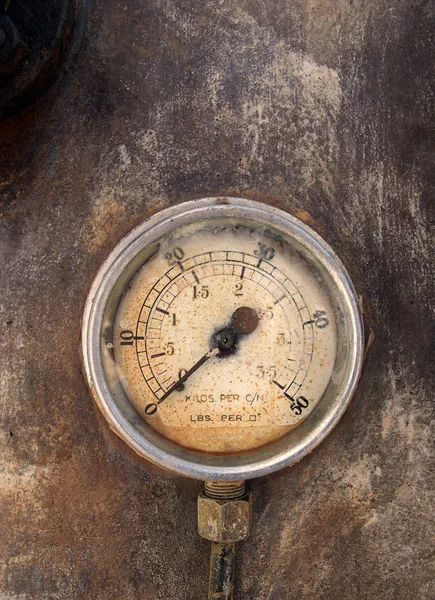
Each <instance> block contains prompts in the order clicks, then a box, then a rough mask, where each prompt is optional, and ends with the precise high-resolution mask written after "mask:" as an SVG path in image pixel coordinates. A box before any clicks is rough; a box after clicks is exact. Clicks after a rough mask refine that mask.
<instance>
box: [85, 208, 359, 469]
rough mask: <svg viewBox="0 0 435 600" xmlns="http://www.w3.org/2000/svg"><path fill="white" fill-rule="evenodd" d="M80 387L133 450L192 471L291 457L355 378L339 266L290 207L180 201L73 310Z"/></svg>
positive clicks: (139, 235) (119, 256) (349, 312)
mask: <svg viewBox="0 0 435 600" xmlns="http://www.w3.org/2000/svg"><path fill="white" fill-rule="evenodd" d="M82 336H83V356H84V366H85V372H86V376H87V378H88V383H89V386H90V389H91V391H92V393H93V395H94V397H95V400H96V401H97V403H98V405H99V407H100V409H101V411H102V412H103V414H104V416H105V417H106V419H107V420H108V422H109V424H110V426H111V428H112V429H113V430H114V431H115V432H116V433H117V434H118V435H119V436H120V437H121V438H123V439H124V440H125V441H126V442H127V443H128V444H129V445H130V446H131V447H133V448H134V449H135V450H136V451H137V452H138V453H139V454H140V455H142V456H144V457H146V458H148V459H149V460H151V461H153V462H155V463H157V464H159V465H160V466H163V467H166V468H168V469H171V470H173V471H175V472H177V473H180V474H184V475H188V476H191V477H196V478H202V479H210V480H211V479H241V478H251V477H256V476H258V475H261V474H265V473H270V472H272V471H274V470H277V469H279V468H282V467H283V466H286V465H289V464H291V463H293V462H296V461H297V460H300V458H302V457H303V456H304V455H305V454H306V453H307V452H309V451H310V450H311V449H312V448H314V447H315V446H316V445H317V444H318V443H319V442H320V441H321V440H322V439H323V438H324V437H325V436H326V435H327V433H328V432H329V431H330V430H331V429H332V428H333V427H334V425H335V424H336V423H337V421H338V420H339V418H340V416H341V414H342V413H343V411H344V410H345V408H346V406H347V404H348V402H349V400H350V398H351V395H352V393H353V391H354V389H355V386H356V383H357V380H358V377H359V373H360V368H361V362H362V347H363V341H362V340H363V333H362V324H361V317H360V313H359V309H358V302H357V299H356V296H355V292H354V290H353V287H352V284H351V282H350V280H349V278H348V275H347V274H346V272H345V270H344V268H343V266H342V265H341V263H340V262H339V260H338V259H337V257H336V256H335V255H334V253H333V251H332V250H331V249H330V248H329V246H327V245H326V244H325V242H324V241H323V240H322V239H321V238H320V237H319V236H318V235H317V234H316V233H314V232H313V231H312V230H311V229H309V228H308V227H307V226H306V225H304V224H303V223H301V222H300V221H298V220H297V219H295V218H294V217H291V216H290V215H288V214H286V213H284V212H282V211H280V210H278V209H275V208H272V207H269V206H266V205H263V204H259V203H256V202H252V201H249V200H244V199H238V198H236V199H234V198H225V199H222V198H209V199H202V200H198V201H194V202H187V203H185V204H181V205H178V206H175V207H172V208H170V209H167V210H165V211H162V212H161V213H158V214H157V215H155V216H154V217H152V218H151V219H150V220H149V221H147V222H145V223H143V224H142V225H140V226H139V227H138V228H137V229H135V230H133V231H132V232H131V233H130V234H128V235H127V236H126V237H125V238H124V239H123V240H121V242H120V243H119V244H118V246H117V247H116V248H115V249H114V251H113V252H112V254H111V255H110V256H109V258H108V259H107V261H106V262H105V263H104V265H103V266H102V268H101V269H100V272H99V274H98V275H97V277H96V279H95V281H94V284H93V286H92V288H91V291H90V293H89V297H88V301H87V304H86V308H85V313H84V317H83V330H82Z"/></svg>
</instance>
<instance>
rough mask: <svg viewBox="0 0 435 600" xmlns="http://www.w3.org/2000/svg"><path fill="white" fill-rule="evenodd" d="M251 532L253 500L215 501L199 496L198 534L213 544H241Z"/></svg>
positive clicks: (202, 494) (247, 496) (245, 498)
mask: <svg viewBox="0 0 435 600" xmlns="http://www.w3.org/2000/svg"><path fill="white" fill-rule="evenodd" d="M250 530H251V498H250V496H249V495H246V496H244V497H243V498H240V499H237V500H215V499H214V498H209V497H208V496H206V495H205V494H204V493H201V494H200V495H199V496H198V532H199V534H200V535H201V536H202V537H204V538H206V539H207V540H210V541H212V542H221V543H230V542H239V541H240V540H244V539H245V538H247V537H248V535H249V533H250Z"/></svg>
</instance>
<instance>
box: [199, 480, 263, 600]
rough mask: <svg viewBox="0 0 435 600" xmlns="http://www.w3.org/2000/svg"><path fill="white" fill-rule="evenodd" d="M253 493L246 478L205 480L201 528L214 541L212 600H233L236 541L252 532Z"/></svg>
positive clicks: (211, 558)
mask: <svg viewBox="0 0 435 600" xmlns="http://www.w3.org/2000/svg"><path fill="white" fill-rule="evenodd" d="M251 512H252V510H251V495H250V494H247V493H246V489H245V482H244V481H206V482H205V486H204V491H203V492H202V493H201V494H200V495H199V496H198V531H199V534H200V535H201V536H202V537H203V538H205V539H207V540H210V541H211V542H212V545H211V555H210V581H209V592H208V598H209V600H233V597H234V595H233V594H234V571H235V542H240V541H241V540H244V539H245V538H247V537H248V535H249V534H250V531H251Z"/></svg>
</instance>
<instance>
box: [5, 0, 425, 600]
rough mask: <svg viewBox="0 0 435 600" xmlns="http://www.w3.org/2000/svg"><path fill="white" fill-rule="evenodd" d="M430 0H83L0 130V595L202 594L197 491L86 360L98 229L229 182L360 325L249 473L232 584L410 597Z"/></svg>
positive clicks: (262, 595) (204, 564)
mask: <svg viewBox="0 0 435 600" xmlns="http://www.w3.org/2000/svg"><path fill="white" fill-rule="evenodd" d="M434 26H435V4H434V2H433V1H431V0H429V1H423V0H416V1H414V2H409V1H407V0H395V1H394V2H387V1H386V0H376V1H375V0H370V1H366V0H364V1H363V0H353V1H352V0H334V1H332V0H303V1H302V0H275V1H273V2H272V1H265V0H260V1H259V0H238V1H236V2H234V1H233V2H229V1H227V0H213V1H211V0H204V1H202V2H195V1H193V0H190V1H189V0H184V1H183V0H149V1H146V2H144V1H143V0H126V1H125V2H115V1H114V0H105V1H103V0H95V2H94V3H93V5H92V8H91V11H90V14H89V19H88V28H87V32H86V36H85V39H84V43H83V47H82V49H81V52H80V54H79V55H78V56H77V58H76V60H75V63H74V64H72V65H70V68H69V73H68V75H67V76H66V77H63V78H62V79H61V80H60V81H59V82H58V83H57V84H56V85H54V86H52V87H51V88H50V89H49V90H48V92H46V93H45V94H43V95H42V96H41V97H40V98H39V100H38V101H37V102H36V103H35V104H33V105H32V106H31V107H30V108H28V109H27V110H26V111H25V112H22V113H20V114H19V115H17V116H16V117H14V118H11V119H9V120H7V121H3V122H2V123H1V124H0V148H1V150H0V175H1V177H0V182H1V184H0V185H1V187H0V189H1V209H0V248H1V261H2V262H1V290H0V294H1V297H0V344H1V355H0V356H1V359H0V364H1V378H0V394H1V422H2V429H1V442H0V448H1V460H2V463H1V465H2V466H1V469H2V475H1V494H2V495H1V515H2V518H1V522H0V526H1V538H0V540H1V541H0V551H1V555H0V561H1V564H2V579H1V583H0V598H1V600H28V599H31V598H32V599H33V598H36V599H38V600H51V599H56V600H57V599H61V600H72V599H76V598H77V599H89V600H109V599H110V600H121V599H122V600H139V599H141V600H157V599H165V600H169V599H175V598H177V600H180V599H184V600H196V599H198V600H200V599H201V598H204V595H205V592H206V589H207V577H208V559H209V546H208V543H207V542H206V541H205V540H202V539H201V538H200V537H199V536H198V535H197V533H196V530H195V527H196V526H195V523H196V495H197V493H198V491H199V488H200V485H199V484H198V483H196V482H191V481H188V480H183V479H181V478H176V477H174V476H171V475H168V474H166V473H164V472H162V471H159V470H158V469H156V468H153V467H152V466H150V465H149V464H146V463H145V462H142V461H140V460H139V459H138V458H136V457H135V456H134V455H133V454H132V453H131V452H130V451H129V450H128V449H127V448H126V447H125V446H124V445H123V444H122V443H121V442H120V441H118V440H117V439H116V438H115V437H114V435H113V434H112V433H111V432H110V431H109V430H108V428H107V426H106V424H105V423H104V422H103V420H102V418H101V417H100V415H99V414H98V413H97V410H96V408H95V407H94V405H93V402H92V400H91V397H90V395H89V393H88V390H87V388H86V385H85V382H84V379H83V377H82V374H81V365H80V354H79V331H80V318H81V313H82V310H83V304H84V301H85V298H86V294H87V291H88V289H89V286H90V284H91V282H92V279H93V277H94V275H95V273H96V271H97V269H98V267H99V266H100V263H101V262H102V261H103V259H104V258H105V256H106V255H107V254H108V252H109V251H110V250H111V249H112V247H113V246H114V245H115V243H116V242H117V241H118V240H119V239H120V238H121V237H122V235H123V234H125V233H126V232H127V231H129V230H130V229H131V228H132V227H133V226H134V225H136V224H137V223H139V222H140V221H141V220H142V219H144V218H145V217H147V216H148V215H150V214H152V213H153V212H154V211H156V210H158V209H160V208H163V207H165V206H168V205H170V204H172V203H176V202H180V201H182V200H187V199H192V198H195V197H201V196H207V195H219V194H225V195H242V196H246V197H249V198H253V199H258V200H262V201H265V202H269V203H271V204H273V205H276V206H279V207H281V208H283V209H285V210H287V211H290V212H292V213H293V214H295V215H297V216H300V217H301V218H303V219H304V220H306V221H307V222H308V223H309V224H311V225H312V226H314V227H315V228H316V229H317V230H318V231H319V232H320V233H321V234H322V235H323V236H324V237H325V239H326V240H327V241H328V242H329V243H330V244H331V245H332V246H333V248H334V249H335V250H336V252H337V253H338V254H339V256H340V257H341V258H342V260H343V262H344V263H345V265H346V266H347V268H348V270H349V272H350V274H351V276H352V278H353V280H354V283H355V285H356V287H357V289H358V291H359V293H361V295H362V296H363V298H364V306H365V313H366V318H367V321H368V323H369V324H370V326H371V327H372V328H373V330H374V332H375V335H376V337H375V341H374V344H373V346H372V348H371V351H370V353H369V356H368V359H367V362H366V366H365V372H364V375H363V379H362V381H361V385H360V387H359V390H358V393H357V395H356V396H355V398H354V400H353V401H352V403H351V406H350V408H349V410H348V412H347V414H346V415H345V417H344V419H343V420H342V421H341V423H340V424H339V426H338V427H337V428H336V430H335V431H334V432H333V433H332V435H331V436H330V437H329V438H328V439H327V440H326V442H324V443H323V444H322V445H321V446H320V447H319V448H318V449H317V450H316V451H315V452H314V453H313V454H312V455H311V456H309V457H308V458H306V459H304V460H303V461H302V462H301V463H299V464H298V465H296V466H295V467H293V468H291V469H287V470H285V471H283V472H281V473H279V474H276V475H274V476H271V477H268V478H265V479H262V480H257V481H254V482H253V483H252V491H253V495H254V527H253V533H252V536H251V538H250V539H249V541H247V542H244V543H243V544H240V547H239V549H238V567H237V568H238V573H237V588H238V598H239V599H242V600H266V599H267V600H300V599H304V600H306V599H308V600H321V599H324V600H353V599H358V600H379V599H380V598H382V599H383V600H393V599H394V600H411V599H412V600H430V599H432V598H433V597H434V596H435V591H434V584H433V582H434V580H435V569H434V563H433V561H434V544H433V538H434V536H433V532H434V523H433V514H432V509H433V501H434V494H433V447H432V445H431V444H432V441H433V430H432V431H431V423H432V422H431V418H433V395H434V394H433V388H434V382H433V362H434V361H433V359H434V353H433V346H432V347H431V345H430V341H431V338H430V332H431V322H433V304H432V305H431V300H432V299H433V292H434V289H433V279H432V278H431V261H432V266H433V254H432V255H431V253H432V252H433V237H431V235H432V233H433V230H432V229H431V226H432V227H433V224H434V212H433V196H434V191H435V186H434V184H435V168H434V158H435V150H434V148H435V146H434V144H435V126H434V123H435V119H434V100H435V97H434V80H435V42H434V34H433V31H434Z"/></svg>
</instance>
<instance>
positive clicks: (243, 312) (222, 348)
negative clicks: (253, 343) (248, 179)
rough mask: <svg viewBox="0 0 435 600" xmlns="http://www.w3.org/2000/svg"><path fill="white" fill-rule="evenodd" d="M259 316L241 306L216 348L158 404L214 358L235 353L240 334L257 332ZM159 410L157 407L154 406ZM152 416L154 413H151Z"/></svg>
mask: <svg viewBox="0 0 435 600" xmlns="http://www.w3.org/2000/svg"><path fill="white" fill-rule="evenodd" d="M258 321H259V319H258V315H257V313H256V312H255V310H254V309H253V308H249V307H248V306H241V307H240V308H238V309H237V310H235V311H234V312H233V314H232V315H231V325H230V327H226V328H224V329H222V330H221V331H219V332H218V333H217V334H216V336H215V343H216V344H217V345H216V346H215V347H214V348H212V349H211V350H209V351H208V352H207V353H206V354H204V356H203V357H202V358H200V359H199V360H198V362H197V363H195V364H194V365H193V367H192V368H191V369H189V370H188V371H187V372H186V373H185V374H184V375H183V377H180V379H179V380H178V381H176V382H175V383H174V384H173V385H171V387H170V388H169V389H168V390H167V391H166V392H165V393H164V394H163V396H162V397H161V398H159V400H158V401H157V404H161V403H162V402H163V401H164V400H166V398H168V397H169V396H170V395H171V394H172V392H174V391H175V390H176V389H177V388H178V387H179V386H180V385H181V384H182V383H184V382H185V381H186V380H187V379H189V377H190V376H191V375H192V374H193V373H195V371H197V370H198V369H199V368H200V367H201V366H202V365H203V364H204V363H205V362H207V361H208V359H209V358H211V357H212V356H216V355H217V354H219V353H222V354H228V353H230V352H233V351H234V349H235V348H236V343H237V336H238V334H244V335H246V334H249V333H252V332H253V331H255V329H256V328H257V325H258ZM152 406H154V407H155V410H157V407H156V405H152ZM151 414H152V413H151Z"/></svg>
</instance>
